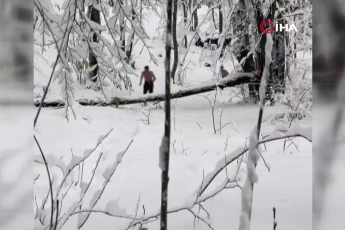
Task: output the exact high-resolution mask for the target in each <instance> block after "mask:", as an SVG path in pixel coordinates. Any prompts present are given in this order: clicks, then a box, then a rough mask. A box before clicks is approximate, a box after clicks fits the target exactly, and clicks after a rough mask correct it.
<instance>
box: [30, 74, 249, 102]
mask: <svg viewBox="0 0 345 230" xmlns="http://www.w3.org/2000/svg"><path fill="white" fill-rule="evenodd" d="M253 78H254V74H253V73H234V74H231V75H230V77H227V78H225V79H221V80H220V81H219V82H209V83H205V84H202V85H199V86H193V87H188V88H184V89H181V90H179V91H176V92H173V93H171V97H170V98H171V99H174V98H181V97H187V96H192V95H196V94H200V93H206V92H210V91H212V90H215V89H216V88H217V87H219V88H221V89H223V88H225V87H234V86H237V85H241V84H247V83H249V82H251V80H252V79H253ZM164 99H165V94H157V95H148V96H142V97H137V98H125V97H115V98H113V99H112V100H111V101H110V102H104V101H93V100H86V99H81V100H77V101H78V103H79V104H80V105H84V106H111V105H113V106H119V105H130V104H137V103H144V102H159V101H164ZM64 104H65V103H64V102H63V101H59V100H58V101H45V102H44V103H43V105H42V107H60V106H64ZM34 105H35V106H36V107H38V106H39V105H40V101H39V100H35V101H34Z"/></svg>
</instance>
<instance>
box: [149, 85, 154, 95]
mask: <svg viewBox="0 0 345 230" xmlns="http://www.w3.org/2000/svg"><path fill="white" fill-rule="evenodd" d="M149 92H150V93H153V83H151V84H150V85H149Z"/></svg>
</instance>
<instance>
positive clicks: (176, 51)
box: [171, 0, 178, 83]
mask: <svg viewBox="0 0 345 230" xmlns="http://www.w3.org/2000/svg"><path fill="white" fill-rule="evenodd" d="M177 3H178V0H174V7H173V15H172V29H173V31H172V32H173V34H172V36H173V43H174V63H173V67H172V70H171V78H172V79H173V82H174V83H175V74H176V70H177V65H178V43H177V32H176V29H177V10H178V4H177Z"/></svg>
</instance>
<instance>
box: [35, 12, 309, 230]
mask: <svg viewBox="0 0 345 230" xmlns="http://www.w3.org/2000/svg"><path fill="white" fill-rule="evenodd" d="M201 13H202V11H201ZM155 23H156V26H155ZM157 26H158V20H152V21H151V20H150V27H149V28H150V29H149V31H148V33H149V35H150V36H151V38H152V39H151V41H150V44H151V45H152V50H153V53H155V54H156V55H157V58H158V66H155V65H154V64H153V63H148V62H147V60H149V56H148V53H147V52H146V51H145V50H144V51H143V53H142V54H140V51H141V48H142V47H140V45H138V47H136V49H135V54H134V56H136V67H137V74H140V72H141V71H142V69H143V67H144V66H145V65H150V67H151V69H152V70H153V71H154V73H155V74H156V76H157V81H156V84H155V93H157V94H158V93H164V46H163V43H162V41H161V40H160V39H158V38H157V37H155V36H154V35H155V33H156V30H155V29H152V28H155V27H156V28H157ZM35 52H40V50H39V48H37V47H35ZM207 52H209V51H207ZM159 54H162V55H163V56H162V57H159V56H158V55H159ZM54 55H56V53H55V52H54V51H53V47H50V48H47V52H44V53H43V56H44V58H40V57H39V56H38V55H37V56H36V57H35V68H36V69H35V94H36V96H39V95H42V87H43V86H45V85H46V82H47V81H48V77H49V75H50V71H51V65H50V64H51V63H52V62H53V61H54V57H55V56H54ZM201 55H202V54H201V48H199V47H195V46H192V48H191V54H190V56H189V58H187V60H189V61H190V62H191V65H190V69H191V70H190V71H189V72H188V73H187V78H186V79H185V86H190V85H199V84H201V83H203V82H206V81H212V80H213V79H214V74H213V73H212V70H211V68H207V67H205V66H204V59H203V58H201V59H200V56H201ZM209 55H210V54H209ZM206 59H207V54H206V58H205V60H206ZM200 60H201V61H200ZM224 66H225V68H226V69H228V70H229V71H231V70H233V68H234V66H233V65H232V63H231V62H230V61H227V62H225V63H224ZM132 82H133V92H131V93H128V92H124V91H122V92H121V91H118V90H117V89H115V88H112V86H110V87H108V88H107V89H106V94H107V96H108V97H109V98H111V97H113V96H130V97H137V96H140V95H141V94H142V88H141V87H139V78H135V77H133V78H132ZM59 87H60V86H59V85H58V84H57V82H54V83H53V85H52V87H51V91H50V92H49V94H48V98H47V100H54V99H58V98H61V95H60V88H59ZM172 88H173V89H172V90H173V91H174V90H177V89H179V88H181V86H177V85H173V86H172ZM233 91H234V89H229V88H227V89H224V90H223V91H220V92H217V93H218V98H217V105H216V108H215V123H216V125H217V127H218V126H219V120H220V118H219V116H220V114H221V109H222V108H223V115H222V124H226V123H229V122H232V124H233V125H228V126H226V127H224V129H223V130H222V133H221V134H219V133H217V134H214V131H213V126H212V115H211V107H210V105H209V102H208V101H207V100H206V99H205V96H208V97H209V98H210V99H211V98H214V94H215V92H210V93H206V94H202V95H195V96H190V97H186V98H182V99H177V100H173V101H172V105H173V109H172V122H173V125H172V138H171V140H172V143H171V162H170V172H169V173H170V182H169V208H174V207H180V206H183V205H184V204H186V203H188V202H190V200H191V199H193V198H194V197H193V195H195V191H196V190H198V188H199V187H200V184H201V182H202V180H203V173H205V175H207V174H208V173H210V172H211V171H212V170H214V168H215V167H216V164H217V162H218V161H220V160H222V159H224V156H225V155H226V154H228V153H230V152H231V151H233V150H235V149H237V148H238V147H244V146H245V144H246V140H247V137H248V136H249V133H250V132H251V131H252V129H253V127H254V125H255V124H256V122H257V116H258V110H259V108H258V107H257V106H254V105H246V104H244V105H240V104H238V103H235V102H233V101H236V100H235V99H234V98H233V97H234V95H233V93H232V92H233ZM74 92H75V99H80V98H88V99H97V98H100V99H102V98H104V96H103V95H102V94H101V92H100V91H98V92H95V91H93V90H92V89H85V87H83V86H78V85H77V84H75V91H74ZM231 99H233V100H231ZM163 106H164V104H163V103H160V104H159V105H153V104H149V105H148V106H146V107H143V105H141V104H138V105H131V106H122V107H119V108H113V107H106V108H105V107H92V106H91V107H83V106H80V105H78V104H76V105H75V107H74V110H75V113H76V119H74V118H72V117H71V118H70V119H69V121H67V120H66V118H65V117H64V109H53V108H45V109H43V110H42V112H41V115H40V117H39V121H38V123H37V126H36V137H37V139H38V140H39V142H40V144H41V147H42V150H43V151H44V152H45V154H46V155H47V158H48V161H50V162H52V163H58V162H64V163H63V164H66V165H67V164H68V163H69V162H70V161H71V158H72V154H73V155H74V156H83V154H84V151H85V150H87V149H92V148H94V146H95V145H96V143H97V139H98V138H99V136H100V135H104V134H106V133H108V132H109V131H110V130H112V131H111V133H110V134H109V136H108V137H107V138H106V139H105V140H104V141H103V142H102V143H101V145H100V146H99V147H98V148H97V150H96V152H95V153H93V155H92V156H91V157H90V158H88V159H87V160H86V161H85V165H84V169H83V178H84V179H83V180H85V181H88V180H89V179H90V178H91V176H92V170H93V168H94V167H95V164H96V162H97V158H98V156H99V154H101V153H103V157H102V160H101V161H100V163H99V166H98V168H97V170H96V172H95V178H94V181H93V183H92V185H91V188H90V189H91V190H90V191H96V190H98V189H99V188H101V187H102V183H103V181H104V177H103V176H104V175H103V172H104V171H105V170H106V169H107V168H108V167H110V166H111V165H112V164H113V163H114V162H116V161H119V160H120V159H119V157H118V155H119V153H120V154H121V153H122V151H124V150H125V149H126V148H127V146H128V144H129V143H130V141H131V140H133V143H132V144H131V145H130V147H129V149H128V151H127V152H126V153H125V155H124V156H123V158H122V159H121V163H120V164H119V166H118V168H117V170H116V172H115V174H114V175H113V176H112V177H111V180H110V183H109V184H108V186H107V188H106V189H105V191H104V193H103V195H102V197H101V199H100V201H99V203H98V204H97V205H96V207H95V209H97V210H104V209H105V208H106V206H107V204H108V202H109V201H115V203H117V204H118V205H119V206H120V207H121V208H122V209H124V210H125V211H124V212H125V213H126V214H128V215H132V216H134V215H135V213H136V206H137V203H138V200H139V198H140V203H139V204H140V205H139V209H138V212H137V214H138V216H143V215H144V210H145V215H146V216H149V215H150V214H154V213H157V212H158V210H159V205H160V190H161V189H160V179H161V176H160V168H159V166H158V161H159V146H160V143H161V138H162V135H163V128H164V111H163V109H162V107H163ZM279 109H280V108H278V107H267V108H266V109H265V113H264V117H265V118H267V121H270V119H269V117H270V116H272V115H273V114H276V113H278V112H279V111H280V110H279ZM148 114H149V115H148ZM147 116H149V124H148V121H147ZM264 120H266V119H264ZM303 123H304V124H310V123H311V121H310V120H309V119H307V120H304V121H303ZM274 128H275V127H274V125H273V124H271V123H270V122H266V123H264V124H263V127H262V133H263V134H267V133H269V132H271V131H272V130H273V129H274ZM294 143H295V144H296V147H295V146H294V145H291V146H289V147H288V148H287V149H286V150H285V151H284V150H283V149H284V141H276V142H272V143H268V144H266V148H267V151H263V152H262V154H263V156H264V158H265V160H266V162H267V163H269V168H270V171H268V169H267V168H266V166H265V164H264V162H263V160H262V159H261V160H260V161H259V164H258V166H257V170H258V175H259V182H258V183H257V184H256V185H255V188H254V206H253V212H252V222H251V225H252V226H253V229H255V230H264V229H265V230H266V229H272V228H273V226H272V225H273V211H272V209H273V207H275V208H276V210H277V217H276V219H277V222H278V227H277V230H284V229H286V230H290V229H294V230H311V229H312V228H311V217H312V212H311V206H312V202H311V200H312V196H311V191H312V154H311V152H312V146H311V143H309V142H308V141H306V140H304V139H302V138H296V139H294ZM35 155H36V156H35V158H36V159H37V160H38V161H41V158H40V153H39V150H38V148H37V146H36V147H35ZM61 164H62V163H61ZM235 168H236V163H235V162H234V163H232V164H231V165H230V166H229V167H228V173H229V174H230V175H231V174H232V173H234V171H235ZM52 172H53V178H54V181H55V182H58V181H60V180H61V177H62V173H61V171H59V169H57V168H54V169H53V170H52ZM77 174H78V170H77V169H76V170H75V173H74V177H73V178H74V179H75V180H77V178H78V175H77ZM35 175H40V176H39V178H38V179H37V181H36V183H35V193H36V196H37V197H39V198H40V199H43V197H44V196H45V195H46V194H47V192H48V183H47V177H46V172H45V168H44V166H43V165H40V164H36V165H35ZM225 175H226V172H225V170H224V171H223V172H222V173H220V175H219V176H218V177H217V178H216V179H215V181H214V182H213V183H212V185H211V187H210V188H208V189H210V190H212V188H214V187H216V186H217V185H218V184H219V183H220V182H222V179H224V177H225ZM244 175H245V166H244V164H243V166H242V167H241V170H240V177H242V178H244ZM71 182H72V181H70V179H69V180H68V181H67V182H66V187H68V186H69V185H70V184H71ZM56 184H57V183H56ZM78 186H79V185H77V186H76V187H74V186H72V188H71V190H70V191H69V193H68V195H67V196H66V198H65V200H64V203H63V208H64V209H63V210H65V209H66V210H67V208H68V206H69V205H72V202H73V201H75V200H78V199H79V195H80V194H79V190H78ZM56 189H57V188H55V189H54V190H56ZM92 194H93V193H92ZM40 199H39V200H40ZM91 200H93V199H92V197H90V196H86V197H85V198H84V200H83V204H84V205H85V204H88V203H89V202H90V201H91ZM113 204H114V203H113ZM204 206H205V208H206V209H207V210H208V211H209V213H210V215H211V217H210V220H209V222H210V223H211V225H212V226H213V227H214V229H217V230H223V229H224V230H225V229H238V225H239V216H240V210H241V190H240V188H238V187H237V188H232V189H228V190H224V191H223V192H221V193H219V194H218V195H217V196H215V197H214V198H212V199H209V200H208V201H207V202H206V203H205V204H204ZM47 207H49V205H48V206H47ZM121 208H118V209H119V210H120V209H121ZM117 211H118V210H117ZM196 211H197V208H196ZM46 212H47V213H48V212H49V208H47V210H46ZM200 215H202V216H203V217H205V213H204V212H200ZM47 216H49V214H47ZM206 219H207V218H206ZM46 221H47V220H46ZM77 221H78V220H77V215H74V216H73V217H72V218H70V219H69V221H68V224H67V225H66V226H65V227H64V228H63V229H75V226H76V224H77ZM130 222H131V220H128V219H119V218H114V217H109V216H106V215H103V214H100V213H92V214H91V218H90V220H89V221H88V222H87V224H86V225H85V226H84V227H83V229H85V230H88V229H90V230H94V229H98V230H103V229H104V230H106V229H110V228H111V229H126V227H127V226H128V224H129V223H130ZM145 227H148V229H149V230H155V229H159V222H158V221H155V222H153V223H150V224H148V225H147V226H145ZM169 229H172V230H173V229H175V230H177V229H183V230H191V229H200V230H202V229H208V226H207V225H205V224H204V223H203V222H201V221H196V222H195V226H194V217H193V216H192V215H191V214H190V213H189V212H187V211H181V212H177V213H174V214H169Z"/></svg>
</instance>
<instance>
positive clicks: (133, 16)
mask: <svg viewBox="0 0 345 230" xmlns="http://www.w3.org/2000/svg"><path fill="white" fill-rule="evenodd" d="M135 17H136V15H135V10H134V6H133V5H132V21H134V20H135ZM133 41H134V31H133V32H132V35H131V40H130V41H129V42H130V44H129V48H128V50H127V52H126V57H127V63H129V62H130V60H131V56H132V51H133Z"/></svg>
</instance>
